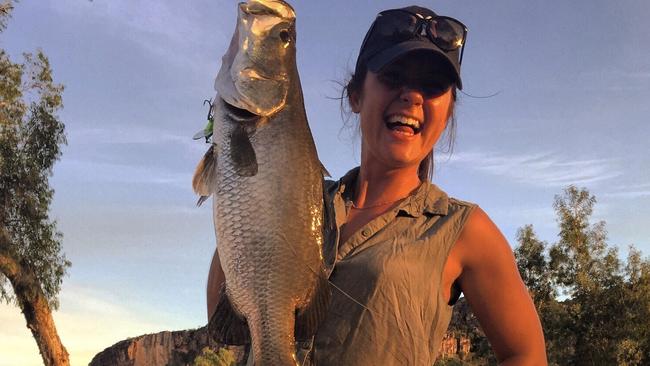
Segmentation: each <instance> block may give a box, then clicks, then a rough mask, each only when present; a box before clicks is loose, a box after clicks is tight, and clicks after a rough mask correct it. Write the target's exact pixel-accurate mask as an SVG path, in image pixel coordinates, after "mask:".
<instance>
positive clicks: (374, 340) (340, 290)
mask: <svg viewBox="0 0 650 366" xmlns="http://www.w3.org/2000/svg"><path fill="white" fill-rule="evenodd" d="M278 235H279V236H280V237H281V238H282V239H283V240H284V241H285V242H286V243H287V244H288V245H289V247H290V248H291V251H292V253H293V254H294V256H296V258H298V259H300V257H299V256H298V253H297V252H296V250H295V248H294V246H293V245H292V244H291V242H290V241H289V240H288V239H287V237H286V235H284V233H282V232H280V233H278ZM302 263H303V264H304V265H305V267H307V268H308V269H309V270H310V271H311V272H312V273H313V274H314V275H315V276H316V277H317V278H320V274H319V273H318V271H316V270H314V269H313V268H312V267H311V266H310V265H309V264H307V263H304V262H302ZM327 283H329V284H330V285H332V287H334V288H335V289H336V290H338V291H339V292H340V293H341V294H343V295H344V296H345V297H347V298H348V299H350V300H351V301H352V302H354V303H355V304H357V305H359V306H361V307H362V308H364V309H365V310H367V311H368V312H369V313H371V314H372V315H376V316H377V317H379V318H380V319H382V320H386V318H385V317H383V316H382V315H381V314H380V313H377V312H375V311H373V310H371V309H370V308H369V307H367V306H365V305H363V304H362V303H361V302H359V301H358V300H356V299H355V298H354V297H353V296H352V295H350V294H348V293H347V292H345V291H344V290H343V289H341V288H340V287H338V286H337V285H336V284H334V282H332V281H330V279H329V278H327ZM328 314H333V315H335V316H338V317H339V318H342V319H345V318H344V317H343V316H342V315H340V314H338V313H335V312H329V311H328ZM358 329H359V330H360V331H361V333H362V334H363V335H364V336H365V337H366V339H367V340H369V341H370V342H372V343H374V344H376V345H379V342H377V340H376V339H374V338H373V337H372V335H371V334H370V333H369V331H368V330H366V329H363V328H358ZM416 338H419V339H420V340H421V341H424V342H425V343H427V342H428V339H427V338H422V337H417V336H416ZM313 342H314V341H313V337H312V345H311V349H310V351H309V352H308V353H307V354H309V353H311V351H312V350H313V347H314V344H313ZM385 350H386V351H388V352H389V353H390V354H391V355H392V356H393V357H394V358H395V359H396V360H398V361H400V362H402V361H403V359H401V358H400V357H398V355H397V354H396V353H394V352H393V351H392V350H389V349H385ZM306 358H307V355H305V360H306Z"/></svg>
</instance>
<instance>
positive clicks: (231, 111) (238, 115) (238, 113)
mask: <svg viewBox="0 0 650 366" xmlns="http://www.w3.org/2000/svg"><path fill="white" fill-rule="evenodd" d="M223 104H224V106H225V107H226V111H227V113H228V115H230V116H231V117H232V118H233V119H235V120H238V121H249V120H252V119H257V118H259V116H258V115H257V114H255V113H252V112H250V111H248V110H246V109H243V108H238V107H235V106H234V105H232V104H229V103H226V101H224V102H223Z"/></svg>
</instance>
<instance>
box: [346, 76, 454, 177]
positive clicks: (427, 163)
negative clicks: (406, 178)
mask: <svg viewBox="0 0 650 366" xmlns="http://www.w3.org/2000/svg"><path fill="white" fill-rule="evenodd" d="M366 74H368V68H367V67H366V65H364V64H359V65H357V68H356V70H355V72H354V73H353V74H351V75H350V79H349V80H348V82H347V83H344V84H343V90H342V91H341V111H343V110H345V109H344V107H345V105H344V103H345V102H344V101H347V102H348V103H349V102H350V95H352V93H361V91H362V90H363V83H364V81H365V80H366ZM451 94H452V101H453V103H452V106H451V108H450V111H449V117H448V118H447V125H446V126H445V131H444V136H445V138H446V139H447V148H446V149H444V150H443V151H444V152H449V153H451V152H452V151H453V149H454V141H455V140H456V117H455V110H456V84H452V86H451ZM344 119H345V118H344ZM434 149H435V145H434V147H433V148H431V151H430V152H429V153H428V154H427V156H426V157H425V158H424V159H423V160H422V161H421V162H420V167H419V168H418V177H419V178H420V180H421V181H425V180H429V181H431V180H432V179H433V171H434V166H433V165H434V162H433V151H434Z"/></svg>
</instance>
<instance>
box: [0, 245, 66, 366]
mask: <svg viewBox="0 0 650 366" xmlns="http://www.w3.org/2000/svg"><path fill="white" fill-rule="evenodd" d="M0 272H2V273H3V274H4V275H5V276H6V277H7V278H8V279H9V282H11V285H12V287H13V291H14V294H15V295H16V299H17V300H18V305H19V306H20V308H21V310H22V312H23V314H24V315H25V320H26V321H27V328H29V330H31V331H32V335H33V336H34V339H35V340H36V344H37V345H38V349H39V351H40V353H41V356H42V357H43V363H44V364H45V365H46V366H68V365H70V360H69V358H68V351H67V350H66V349H65V347H64V346H63V344H61V339H60V338H59V334H58V333H57V332H56V326H55V325H54V319H52V313H51V311H50V307H49V305H48V303H47V299H46V298H45V295H44V294H43V291H42V290H41V286H40V283H39V282H38V279H37V277H36V276H35V275H34V273H33V271H32V270H31V268H30V267H29V266H27V265H26V264H25V263H23V262H21V261H18V260H16V258H14V257H13V256H12V255H11V253H10V252H9V251H8V250H7V249H6V247H4V245H3V244H2V243H1V242H0Z"/></svg>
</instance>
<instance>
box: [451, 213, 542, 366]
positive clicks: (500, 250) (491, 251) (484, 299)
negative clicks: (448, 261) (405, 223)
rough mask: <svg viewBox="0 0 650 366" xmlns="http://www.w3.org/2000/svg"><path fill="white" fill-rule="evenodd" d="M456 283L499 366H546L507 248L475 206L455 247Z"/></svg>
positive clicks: (534, 316) (530, 308) (532, 311)
mask: <svg viewBox="0 0 650 366" xmlns="http://www.w3.org/2000/svg"><path fill="white" fill-rule="evenodd" d="M454 252H455V253H454V255H457V257H456V258H458V260H459V262H460V265H461V267H462V271H461V274H460V277H459V278H458V282H459V284H460V286H461V288H462V290H463V293H464V294H465V298H466V299H467V302H468V303H469V305H470V307H471V308H472V311H473V312H474V314H475V315H476V317H477V318H478V320H479V323H480V324H481V327H482V328H483V330H484V331H485V334H486V335H487V337H488V340H489V341H490V344H491V345H492V348H493V350H494V352H495V354H496V357H497V359H498V360H499V362H500V364H501V365H546V364H547V361H546V350H545V345H544V335H543V332H542V327H541V324H540V321H539V317H538V316H537V311H536V310H535V306H534V305H533V302H532V300H531V298H530V295H529V294H528V290H527V289H526V286H525V285H524V283H523V281H522V280H521V277H520V275H519V271H518V270H517V265H516V264H515V258H514V255H513V253H512V249H511V248H510V246H509V245H508V242H507V241H506V239H505V238H504V237H503V235H502V234H501V232H500V231H499V229H498V228H497V227H496V225H495V224H494V223H493V222H492V220H490V218H489V217H488V216H487V214H486V213H485V212H484V211H483V210H481V209H480V208H478V207H477V208H476V209H475V210H474V211H473V212H472V213H471V215H470V217H469V218H468V220H467V223H466V224H465V227H464V228H463V231H462V232H461V235H460V237H459V239H458V241H457V242H456V245H455V247H454Z"/></svg>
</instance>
